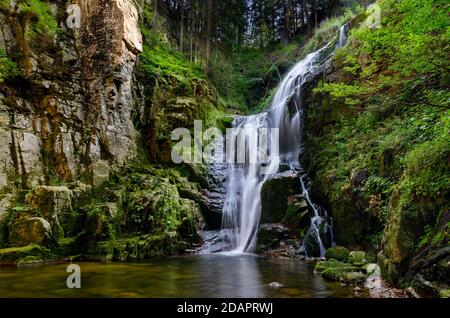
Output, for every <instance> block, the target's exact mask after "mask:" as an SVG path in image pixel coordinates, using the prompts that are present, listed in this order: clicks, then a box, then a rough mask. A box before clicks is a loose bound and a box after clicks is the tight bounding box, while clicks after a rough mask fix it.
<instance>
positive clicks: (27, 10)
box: [19, 0, 58, 37]
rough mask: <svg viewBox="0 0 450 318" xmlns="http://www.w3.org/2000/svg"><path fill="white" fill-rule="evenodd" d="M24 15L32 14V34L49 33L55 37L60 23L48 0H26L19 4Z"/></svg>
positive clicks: (33, 35)
mask: <svg viewBox="0 0 450 318" xmlns="http://www.w3.org/2000/svg"><path fill="white" fill-rule="evenodd" d="M19 12H20V13H21V14H22V15H24V16H25V15H28V16H31V19H32V20H31V28H30V32H31V36H32V37H35V36H36V35H38V34H40V35H44V34H45V35H48V36H50V37H54V36H56V35H57V33H58V23H57V21H56V19H55V17H54V16H53V14H52V11H51V9H50V7H49V5H48V4H47V2H46V1H41V0H25V1H23V2H22V3H20V4H19Z"/></svg>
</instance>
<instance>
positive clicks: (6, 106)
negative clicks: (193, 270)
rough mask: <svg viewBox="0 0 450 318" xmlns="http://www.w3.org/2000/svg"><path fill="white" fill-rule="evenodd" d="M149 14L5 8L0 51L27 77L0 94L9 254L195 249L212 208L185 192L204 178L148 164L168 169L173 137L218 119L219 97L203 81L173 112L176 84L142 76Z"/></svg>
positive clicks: (1, 191) (0, 242)
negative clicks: (173, 133) (215, 116)
mask: <svg viewBox="0 0 450 318" xmlns="http://www.w3.org/2000/svg"><path fill="white" fill-rule="evenodd" d="M8 3H9V5H8ZM138 5H143V6H144V7H142V8H141V7H138ZM145 6H147V7H145ZM142 10H149V9H148V4H146V2H144V1H141V2H139V3H137V2H135V1H132V0H76V1H65V0H53V1H46V0H43V1H40V0H19V1H11V2H9V1H0V50H1V51H4V52H6V53H7V56H9V57H13V60H14V62H15V63H16V64H17V66H18V69H20V75H19V76H16V77H11V78H8V79H7V80H6V81H4V82H3V83H0V249H2V248H6V247H8V248H10V247H14V248H19V249H20V251H21V252H20V253H22V252H23V253H22V254H23V255H22V254H20V253H19V254H20V255H22V256H24V255H25V256H26V254H27V253H28V251H30V250H32V249H30V248H29V247H28V245H30V246H34V245H33V244H37V245H39V246H41V247H43V248H45V249H46V251H47V249H48V252H49V253H47V254H45V257H46V258H58V257H61V256H71V255H80V254H82V255H88V256H90V257H100V258H103V257H112V255H113V254H114V255H115V256H114V257H116V258H118V259H130V258H133V259H136V258H139V259H141V258H144V257H150V256H154V255H166V254H172V253H178V252H180V251H181V252H182V251H184V249H185V248H188V247H190V244H195V243H197V242H198V240H199V235H198V232H199V229H200V225H201V224H202V223H201V222H202V219H201V215H200V214H199V211H200V210H201V212H202V213H203V212H205V211H206V210H208V208H209V207H208V205H207V203H206V201H205V199H204V197H203V195H202V192H201V191H200V190H201V188H202V187H204V185H199V184H200V183H201V182H199V181H198V180H197V179H196V180H194V182H192V180H190V179H189V180H188V178H191V179H195V178H196V177H197V172H196V170H195V169H194V167H185V166H184V167H180V166H177V167H174V166H170V165H169V164H167V165H161V166H158V167H157V168H156V167H153V165H152V164H150V163H149V160H148V159H150V160H152V161H158V162H161V161H162V160H163V159H165V161H170V142H169V141H168V138H170V131H171V130H172V129H174V128H177V127H178V126H177V125H181V126H184V127H189V126H188V125H189V124H191V125H192V124H193V120H194V118H195V119H196V118H197V115H198V114H199V113H201V114H203V115H204V116H200V117H199V118H200V119H202V118H204V117H207V116H209V115H210V114H211V113H212V111H213V109H214V104H213V103H212V99H213V97H211V96H210V95H212V94H204V93H203V91H202V90H203V89H205V87H206V88H208V83H206V81H204V82H205V83H203V84H202V85H197V82H195V83H193V86H194V87H195V90H194V93H192V92H190V91H186V92H185V93H184V95H183V96H185V95H186V98H185V99H183V98H181V99H180V100H181V101H178V100H173V98H172V97H173V95H175V93H174V92H173V91H175V89H174V88H173V87H175V86H176V85H177V83H173V82H176V81H175V80H174V79H173V78H171V79H170V80H167V81H165V80H166V79H162V81H164V82H165V84H164V85H160V86H159V85H155V82H158V80H157V79H155V78H157V75H155V74H142V72H140V71H139V70H140V66H141V65H142V58H141V56H142V54H141V53H143V51H144V49H145V48H144V38H143V36H142V34H141V29H140V28H141V27H145V28H147V30H150V29H151V27H152V26H149V25H144V23H145V22H144V21H143V19H142ZM152 31H153V30H152ZM148 32H150V31H148ZM155 32H156V31H155ZM147 49H148V45H147ZM150 73H151V72H150ZM152 76H153V77H152ZM167 76H168V77H170V75H167ZM178 95H180V94H178ZM191 95H193V96H191ZM185 100H188V103H187V102H184V101H185ZM185 113H186V114H185ZM177 116H178V117H177ZM177 118H182V121H181V122H180V120H178V121H177V120H176V119H177ZM162 126H163V128H164V129H162V128H161V127H162ZM140 136H142V138H140ZM161 136H163V137H164V142H163V143H162V142H159V141H158V138H162V137H161ZM167 136H169V137H167ZM142 146H146V147H147V148H148V149H143V148H142ZM183 169H184V170H183ZM203 183H204V182H203ZM155 220H156V221H155ZM124 237H126V238H127V241H126V242H125V241H123V240H122V239H123V238H124ZM121 240H122V241H121ZM100 241H101V242H102V244H100V243H99V242H100ZM125 243H126V244H125ZM139 244H140V245H139ZM138 245H139V246H140V247H139V248H138ZM142 246H144V248H143V247H142ZM14 251H16V250H14ZM5 253H9V251H6V252H5ZM119 254H120V255H119ZM22 256H21V257H22ZM13 261H14V262H16V263H17V262H19V260H18V259H14V260H13ZM0 262H1V260H0Z"/></svg>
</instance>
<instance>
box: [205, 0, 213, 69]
mask: <svg viewBox="0 0 450 318" xmlns="http://www.w3.org/2000/svg"><path fill="white" fill-rule="evenodd" d="M206 15H207V18H206V56H205V68H206V72H208V71H209V68H210V64H211V37H212V0H208V2H207V9H206Z"/></svg>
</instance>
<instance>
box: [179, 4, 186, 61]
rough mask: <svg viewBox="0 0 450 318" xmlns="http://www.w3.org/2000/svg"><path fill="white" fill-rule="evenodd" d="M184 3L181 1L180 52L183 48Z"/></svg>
mask: <svg viewBox="0 0 450 318" xmlns="http://www.w3.org/2000/svg"><path fill="white" fill-rule="evenodd" d="M185 1H186V0H181V4H180V9H181V23H180V51H181V52H183V49H184V48H183V46H184V7H185Z"/></svg>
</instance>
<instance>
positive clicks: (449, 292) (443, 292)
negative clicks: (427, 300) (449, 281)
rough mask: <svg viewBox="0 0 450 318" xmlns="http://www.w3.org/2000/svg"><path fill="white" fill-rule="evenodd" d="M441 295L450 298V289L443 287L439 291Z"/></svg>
mask: <svg viewBox="0 0 450 318" xmlns="http://www.w3.org/2000/svg"><path fill="white" fill-rule="evenodd" d="M439 297H441V298H450V289H442V290H440V291H439Z"/></svg>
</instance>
